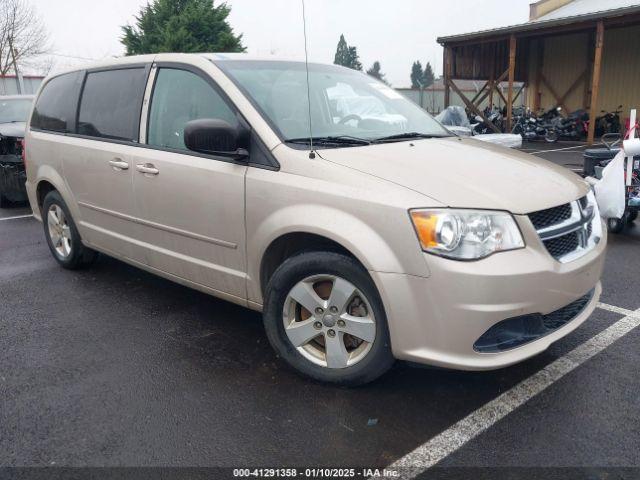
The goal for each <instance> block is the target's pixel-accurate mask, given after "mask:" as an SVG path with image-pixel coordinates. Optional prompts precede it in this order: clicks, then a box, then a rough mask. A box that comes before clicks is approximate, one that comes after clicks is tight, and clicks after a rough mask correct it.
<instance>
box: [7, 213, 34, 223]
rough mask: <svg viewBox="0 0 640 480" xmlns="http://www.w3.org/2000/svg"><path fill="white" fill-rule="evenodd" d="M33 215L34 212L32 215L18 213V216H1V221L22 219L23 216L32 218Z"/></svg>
mask: <svg viewBox="0 0 640 480" xmlns="http://www.w3.org/2000/svg"><path fill="white" fill-rule="evenodd" d="M31 217H33V214H31V215H18V216H17V217H7V218H0V222H6V221H7V220H20V219H21V218H31Z"/></svg>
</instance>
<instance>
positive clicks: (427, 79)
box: [422, 62, 436, 88]
mask: <svg viewBox="0 0 640 480" xmlns="http://www.w3.org/2000/svg"><path fill="white" fill-rule="evenodd" d="M435 81H436V76H435V74H434V73H433V68H431V63H429V62H427V65H426V66H425V67H424V73H423V74H422V84H423V85H424V88H427V87H430V86H431V85H433V82H435Z"/></svg>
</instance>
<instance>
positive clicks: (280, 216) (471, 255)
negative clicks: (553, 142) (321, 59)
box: [26, 54, 606, 384]
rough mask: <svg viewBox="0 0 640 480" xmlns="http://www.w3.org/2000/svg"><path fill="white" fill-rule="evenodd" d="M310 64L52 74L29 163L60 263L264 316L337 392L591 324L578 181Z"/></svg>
mask: <svg viewBox="0 0 640 480" xmlns="http://www.w3.org/2000/svg"><path fill="white" fill-rule="evenodd" d="M308 78H309V84H308V86H307V74H306V72H305V64H304V63H298V62H286V61H275V60H268V61H265V60H252V59H249V58H247V57H244V56H224V55H178V54H161V55H157V56H141V57H129V58H124V59H119V60H111V61H109V62H108V63H104V64H102V65H99V66H96V67H93V68H90V69H86V70H77V71H71V72H67V73H64V74H60V75H57V76H54V77H52V78H49V79H48V80H47V81H46V82H45V83H44V84H43V86H42V87H41V90H40V92H39V94H38V97H37V100H36V102H35V106H34V109H33V113H32V116H31V120H30V124H29V127H28V133H27V138H26V163H27V191H28V195H29V199H30V202H31V205H32V207H33V211H34V212H35V216H36V218H38V219H41V220H42V221H43V224H44V233H45V236H46V240H47V243H48V245H49V247H50V249H51V252H52V254H53V257H54V258H55V260H56V261H57V262H58V263H59V264H60V265H62V267H64V268H68V269H76V268H80V267H85V266H88V265H89V264H91V262H92V261H93V260H94V259H95V257H96V255H97V252H101V253H103V254H106V255H109V256H112V257H115V258H118V259H120V260H122V261H124V262H128V263H130V264H132V265H135V266H137V267H139V268H142V269H145V270H148V271H150V272H153V273H155V274H158V275H161V276H163V277H165V278H168V279H170V280H173V281H175V282H178V283H181V284H183V285H187V286H189V287H193V288H195V289H198V290H201V291H203V292H206V293H208V294H211V295H214V296H216V297H219V298H222V299H225V300H228V301H231V302H234V303H237V304H240V305H243V306H246V307H248V308H251V309H254V310H257V311H261V312H262V313H263V318H264V326H265V329H266V333H267V336H268V338H269V340H270V342H271V344H272V345H273V347H274V349H275V350H276V352H277V353H278V354H279V355H280V356H281V357H282V358H283V359H284V360H286V361H287V362H288V363H289V364H290V365H292V366H293V367H294V368H295V369H297V370H299V371H301V372H303V373H304V374H306V375H308V376H311V377H313V378H315V379H319V380H323V381H327V382H334V383H341V384H361V383H365V382H368V381H371V380H373V379H375V378H376V377H378V376H379V375H381V374H382V373H384V372H385V371H386V370H387V369H388V368H389V367H390V366H391V364H392V362H393V360H394V359H402V360H408V361H413V362H421V363H427V364H431V365H436V366H442V367H448V368H456V369H464V370H488V369H495V368H500V367H504V366H507V365H511V364H514V363H516V362H520V361H522V360H524V359H526V358H529V357H531V356H533V355H535V354H537V353H539V352H542V351H543V350H545V349H546V348H547V347H548V346H549V345H550V344H551V343H553V342H555V341H557V340H558V339H560V338H562V337H564V336H565V335H567V334H568V333H570V332H571V331H572V330H574V329H575V328H577V327H578V326H579V325H580V324H581V323H583V322H584V321H585V320H586V319H587V318H588V317H589V315H590V314H591V313H592V311H593V310H594V308H595V306H596V303H597V301H598V298H599V296H600V292H601V284H600V281H599V279H600V276H601V272H602V267H603V262H604V254H605V247H606V233H605V231H604V230H603V228H602V222H601V220H600V217H599V212H598V207H597V205H596V202H595V199H594V196H593V195H592V193H590V190H589V188H588V186H587V185H586V184H585V182H584V181H582V180H581V179H580V178H579V177H578V176H576V175H575V174H573V173H571V172H569V171H567V170H564V169H562V168H560V167H557V166H555V165H553V164H550V163H547V162H545V161H543V160H540V159H537V158H534V157H531V156H529V155H526V154H523V153H520V152H514V151H512V150H508V149H504V148H501V147H497V146H492V145H489V144H485V143H482V142H478V141H475V140H473V139H466V138H458V137H456V136H453V135H452V134H451V133H450V132H449V131H448V130H446V129H445V128H444V127H443V126H441V125H440V124H439V123H438V122H437V121H435V120H434V119H433V118H432V117H431V116H429V115H428V114H427V113H426V112H424V111H423V110H421V109H420V108H418V107H417V106H415V105H414V104H412V103H411V102H409V101H408V100H406V99H405V98H404V97H402V96H401V95H399V94H397V93H396V92H395V91H394V90H392V89H391V88H389V87H388V86H386V85H385V84H383V83H380V82H378V81H376V80H374V79H372V78H371V77H368V76H366V75H364V74H361V73H359V72H355V71H352V70H348V69H344V68H341V67H337V66H333V65H331V66H329V65H318V64H312V65H310V66H309V74H308Z"/></svg>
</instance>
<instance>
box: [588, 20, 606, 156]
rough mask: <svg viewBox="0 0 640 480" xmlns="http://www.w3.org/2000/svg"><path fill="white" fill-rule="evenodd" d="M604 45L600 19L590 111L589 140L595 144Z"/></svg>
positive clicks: (602, 27) (602, 24)
mask: <svg viewBox="0 0 640 480" xmlns="http://www.w3.org/2000/svg"><path fill="white" fill-rule="evenodd" d="M603 47H604V22H603V21H602V20H600V21H599V22H598V27H597V30H596V51H595V56H594V59H593V80H592V84H591V109H590V112H589V135H588V137H587V142H588V143H589V145H593V142H594V140H595V137H596V117H597V115H598V95H599V94H600V71H601V69H602V50H603Z"/></svg>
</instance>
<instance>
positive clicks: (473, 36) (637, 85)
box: [438, 5, 640, 143]
mask: <svg viewBox="0 0 640 480" xmlns="http://www.w3.org/2000/svg"><path fill="white" fill-rule="evenodd" d="M603 8H606V6H605V7H603ZM438 42H439V43H440V44H441V45H442V46H443V47H444V81H445V88H446V91H445V105H448V104H449V99H450V91H451V90H454V91H455V92H456V93H458V94H459V95H460V92H459V91H458V87H457V86H456V84H455V80H457V79H460V80H485V81H486V83H485V84H484V88H483V89H482V91H481V92H480V93H479V94H478V95H476V96H475V97H474V98H473V99H467V98H464V101H465V104H466V105H467V107H468V108H469V109H470V110H472V111H473V112H475V113H476V114H479V115H481V116H483V114H482V112H481V111H480V109H479V108H478V107H477V105H479V104H480V103H481V102H482V101H484V100H485V99H486V98H487V97H490V98H492V97H493V95H494V93H498V92H496V88H495V87H496V85H498V84H499V83H500V82H501V81H505V80H507V81H508V83H509V88H508V94H507V98H506V99H505V103H506V105H507V126H508V128H510V127H511V125H512V120H513V102H514V100H515V99H516V98H517V96H518V95H520V94H522V89H519V90H518V91H515V89H514V87H513V85H514V83H515V82H523V83H524V85H525V86H526V87H527V95H528V101H527V104H528V105H529V106H530V107H531V108H533V109H534V110H535V111H538V110H539V109H540V108H542V107H545V108H552V107H553V106H561V107H563V109H564V111H565V112H569V111H571V110H572V109H576V110H577V109H579V108H584V109H586V110H588V111H589V115H590V119H592V121H590V122H589V133H588V141H589V143H593V142H594V137H595V121H593V119H595V118H596V117H597V116H598V113H599V112H600V110H599V107H603V108H604V107H605V105H604V104H605V103H607V106H608V107H609V108H612V107H615V106H617V105H620V104H622V105H623V106H624V107H629V108H631V107H636V106H638V105H637V104H638V103H640V5H631V6H627V7H623V8H614V9H608V10H603V11H598V12H594V13H588V14H581V15H573V16H567V17H562V18H552V19H548V20H545V19H544V17H543V19H542V20H538V21H530V22H528V23H525V24H521V25H515V26H510V27H504V28H497V29H493V30H486V31H480V32H474V33H468V34H462V35H455V36H448V37H441V38H438ZM603 76H604V77H605V80H603V81H601V80H602V78H603ZM487 79H488V80H487ZM498 94H500V93H498ZM612 102H618V103H615V105H611V103H612Z"/></svg>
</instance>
